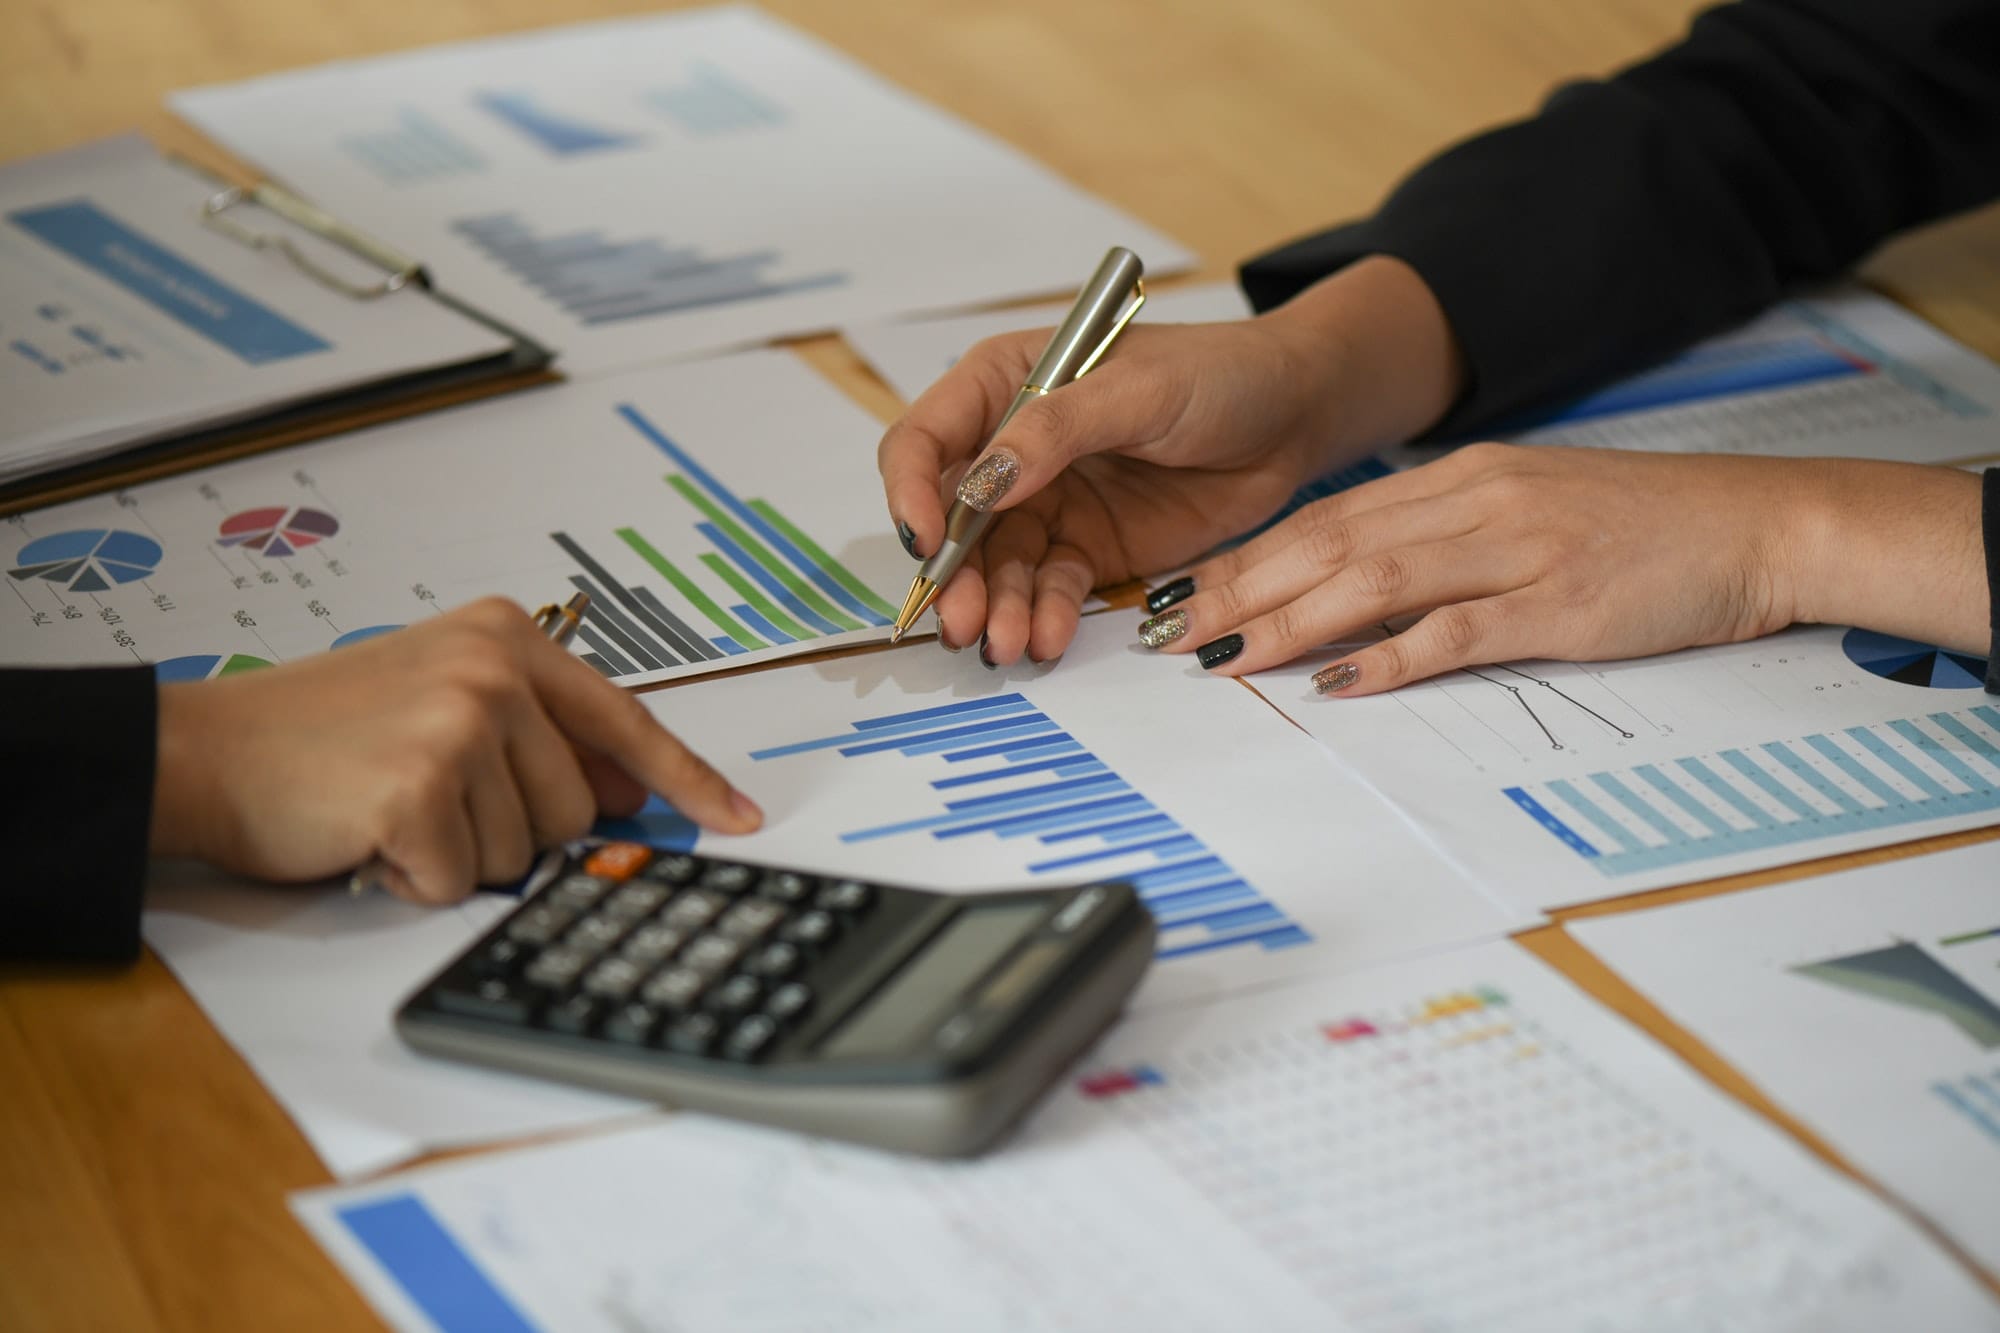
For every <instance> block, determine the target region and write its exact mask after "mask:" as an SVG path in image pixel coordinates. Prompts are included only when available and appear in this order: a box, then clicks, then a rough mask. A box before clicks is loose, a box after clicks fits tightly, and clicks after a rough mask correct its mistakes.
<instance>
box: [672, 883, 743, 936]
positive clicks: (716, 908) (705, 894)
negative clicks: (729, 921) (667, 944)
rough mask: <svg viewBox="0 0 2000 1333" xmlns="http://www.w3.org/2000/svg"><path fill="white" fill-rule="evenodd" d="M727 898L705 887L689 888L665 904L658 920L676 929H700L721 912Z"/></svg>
mask: <svg viewBox="0 0 2000 1333" xmlns="http://www.w3.org/2000/svg"><path fill="white" fill-rule="evenodd" d="M727 906H729V899H727V898H725V897H723V896H722V895H721V894H719V893H711V892H710V891H709V890H707V889H691V890H689V891H688V892H686V893H683V894H682V895H681V896H680V897H678V898H676V899H674V900H673V901H672V902H671V903H669V904H667V910H666V911H664V912H662V913H660V921H661V922H662V923H663V924H665V925H669V926H672V927H673V928H674V929H676V930H687V931H695V930H700V929H701V928H702V927H704V926H706V925H707V924H708V923H709V922H711V921H713V920H715V918H716V917H718V916H720V915H721V914H722V909H723V908H725V907H727Z"/></svg>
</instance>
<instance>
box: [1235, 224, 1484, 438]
mask: <svg viewBox="0 0 2000 1333" xmlns="http://www.w3.org/2000/svg"><path fill="white" fill-rule="evenodd" d="M1260 320H1261V322H1263V323H1264V324H1265V325H1266V326H1267V327H1268V328H1270V329H1271V330H1272V331H1273V332H1274V333H1276V334H1277V335H1278V336H1279V338H1280V339H1281V340H1282V341H1283V342H1284V343H1285V344H1286V346H1287V348H1288V349H1289V352H1290V355H1291V356H1292V357H1293V359H1294V361H1295V364H1296V369H1297V373H1298V374H1299V375H1300V376H1301V378H1302V381H1303V382H1304V383H1306V384H1308V385H1310V386H1312V392H1311V394H1310V395H1309V401H1310V409H1309V418H1308V421H1307V422H1306V430H1305V432H1304V434H1305V440H1306V443H1305V446H1304V447H1305V449H1306V451H1307V453H1308V455H1309V458H1308V460H1307V461H1308V463H1309V465H1310V474H1311V475H1317V474H1319V473H1321V472H1325V471H1327V470H1329V469H1331V468H1333V467H1337V466H1340V465H1343V464H1345V463H1348V462H1352V461H1353V460H1355V459H1356V458H1359V457H1361V456H1363V455H1365V454H1368V453H1372V452H1374V451H1375V450H1377V449H1381V448H1384V447H1385V446H1388V445H1391V444H1400V443H1402V442H1403V441H1405V440H1408V439H1411V438H1412V437H1414V436H1416V435H1419V434H1422V433H1423V432H1424V431H1425V430H1426V429H1428V428H1429V427H1431V426H1432V425H1434V424H1436V423H1437V421H1438V420H1439V419H1440V418H1442V417H1443V416H1444V414H1445V413H1446V412H1447V411H1449V410H1450V409H1451V405H1452V404H1453V403H1455V402H1456V401H1458V398H1459V396H1460V395H1461V394H1462V393H1463V392H1464V390H1465V383H1466V378H1467V370H1466V366H1465V358H1464V355H1463V353H1462V352H1461V351H1460V350H1459V346H1458V340H1457V338H1456V337H1455V335H1454V334H1453V333H1452V330H1451V324H1450V321H1449V320H1447V319H1446V318H1445V313H1444V308H1443V307H1442V306H1440V305H1439V304H1438V301H1437V297H1436V295H1435V294H1434V293H1433V292H1432V291H1431V289H1430V287H1429V285H1428V284H1426V283H1425V282H1424V280H1423V278H1422V277H1421V276H1420V275H1419V274H1418V273H1417V271H1416V270H1415V269H1413V268H1411V267H1410V266H1409V265H1408V264H1406V263H1404V262H1403V261H1402V260H1400V259H1395V258H1392V257H1390V256H1388V255H1370V256H1368V257H1366V258H1364V259H1360V260H1357V261H1356V262H1354V263H1353V264H1350V265H1348V266H1347V267H1346V268H1343V269H1341V270H1340V271H1339V272H1337V273H1335V274H1333V275H1331V276H1330V277H1327V278H1323V279H1321V280H1320V281H1319V282H1317V283H1315V284H1313V285H1312V286H1311V287H1308V288H1307V289H1306V290H1304V291H1303V292H1300V293H1299V294H1298V295H1297V296H1295V297H1293V298H1292V299H1291V300H1290V301H1287V302H1286V303H1285V304H1284V305H1282V306H1279V307H1277V308H1276V309H1275V310H1272V311H1270V312H1268V313H1266V314H1264V315H1262V316H1260Z"/></svg>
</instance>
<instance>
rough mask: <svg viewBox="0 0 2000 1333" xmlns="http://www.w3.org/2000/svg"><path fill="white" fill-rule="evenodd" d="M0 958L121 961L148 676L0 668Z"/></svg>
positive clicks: (132, 884) (149, 752)
mask: <svg viewBox="0 0 2000 1333" xmlns="http://www.w3.org/2000/svg"><path fill="white" fill-rule="evenodd" d="M0 700H4V701H5V702H4V706H0V757H4V762H5V764H6V781H5V782H0V790H4V791H5V792H6V797H5V799H4V801H0V832H4V833H5V834H6V842H5V845H6V848H7V857H8V861H9V864H8V867H7V870H6V872H5V874H4V875H0V961H20V960H24V959H77V960H91V961H98V962H129V961H130V960H132V959H134V958H136V957H138V954H139V900H140V891H141V888H142V886H143V884H144V882H145V877H146V842H147V836H148V830H149V828H150V825H151V823H152V814H153V767H154V761H155V758H156V748H157V743H158V736H157V726H158V709H159V702H158V687H157V686H156V685H155V683H154V680H153V669H152V668H151V667H148V666H142V667H108V668H93V669H86V670H75V671H36V670H13V669H0Z"/></svg>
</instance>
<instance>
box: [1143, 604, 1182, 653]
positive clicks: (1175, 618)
mask: <svg viewBox="0 0 2000 1333" xmlns="http://www.w3.org/2000/svg"><path fill="white" fill-rule="evenodd" d="M1187 632H1188V617H1187V612H1185V611H1168V612H1166V613H1165V614H1164V615H1157V616H1154V617H1153V618H1152V619H1151V620H1142V621H1140V622H1139V642H1140V643H1143V644H1145V645H1146V646H1147V647H1148V648H1164V647H1166V646H1167V645H1168V644H1170V643H1172V642H1173V641H1174V640H1176V639H1178V638H1180V637H1181V636H1182V635H1183V634H1186V633H1187Z"/></svg>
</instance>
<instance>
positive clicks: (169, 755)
mask: <svg viewBox="0 0 2000 1333" xmlns="http://www.w3.org/2000/svg"><path fill="white" fill-rule="evenodd" d="M158 688H159V691H160V697H159V713H158V718H159V720H158V732H157V740H156V742H155V750H154V761H153V818H152V824H151V827H150V831H149V837H148V841H147V846H148V849H149V850H150V851H151V853H152V854H153V855H154V856H168V857H192V858H197V859H201V860H212V859H214V856H215V849H216V848H217V847H218V846H219V845H220V839H219V838H218V834H217V828H216V825H217V824H218V823H219V822H220V812H219V810H218V808H217V801H216V799H215V792H216V787H215V773H216V770H217V767H218V766H219V765H220V764H221V763H223V762H226V761H224V760H223V758H222V756H221V755H220V753H219V751H220V747H219V745H218V744H217V741H218V740H219V737H218V735H217V733H216V728H215V726H214V722H215V719H214V718H213V717H212V716H211V714H212V713H213V711H214V710H213V708H212V707H211V704H212V702H213V700H212V697H211V696H212V694H213V690H212V689H211V688H209V687H208V686H207V685H206V684H184V685H161V686H159V687H158Z"/></svg>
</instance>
